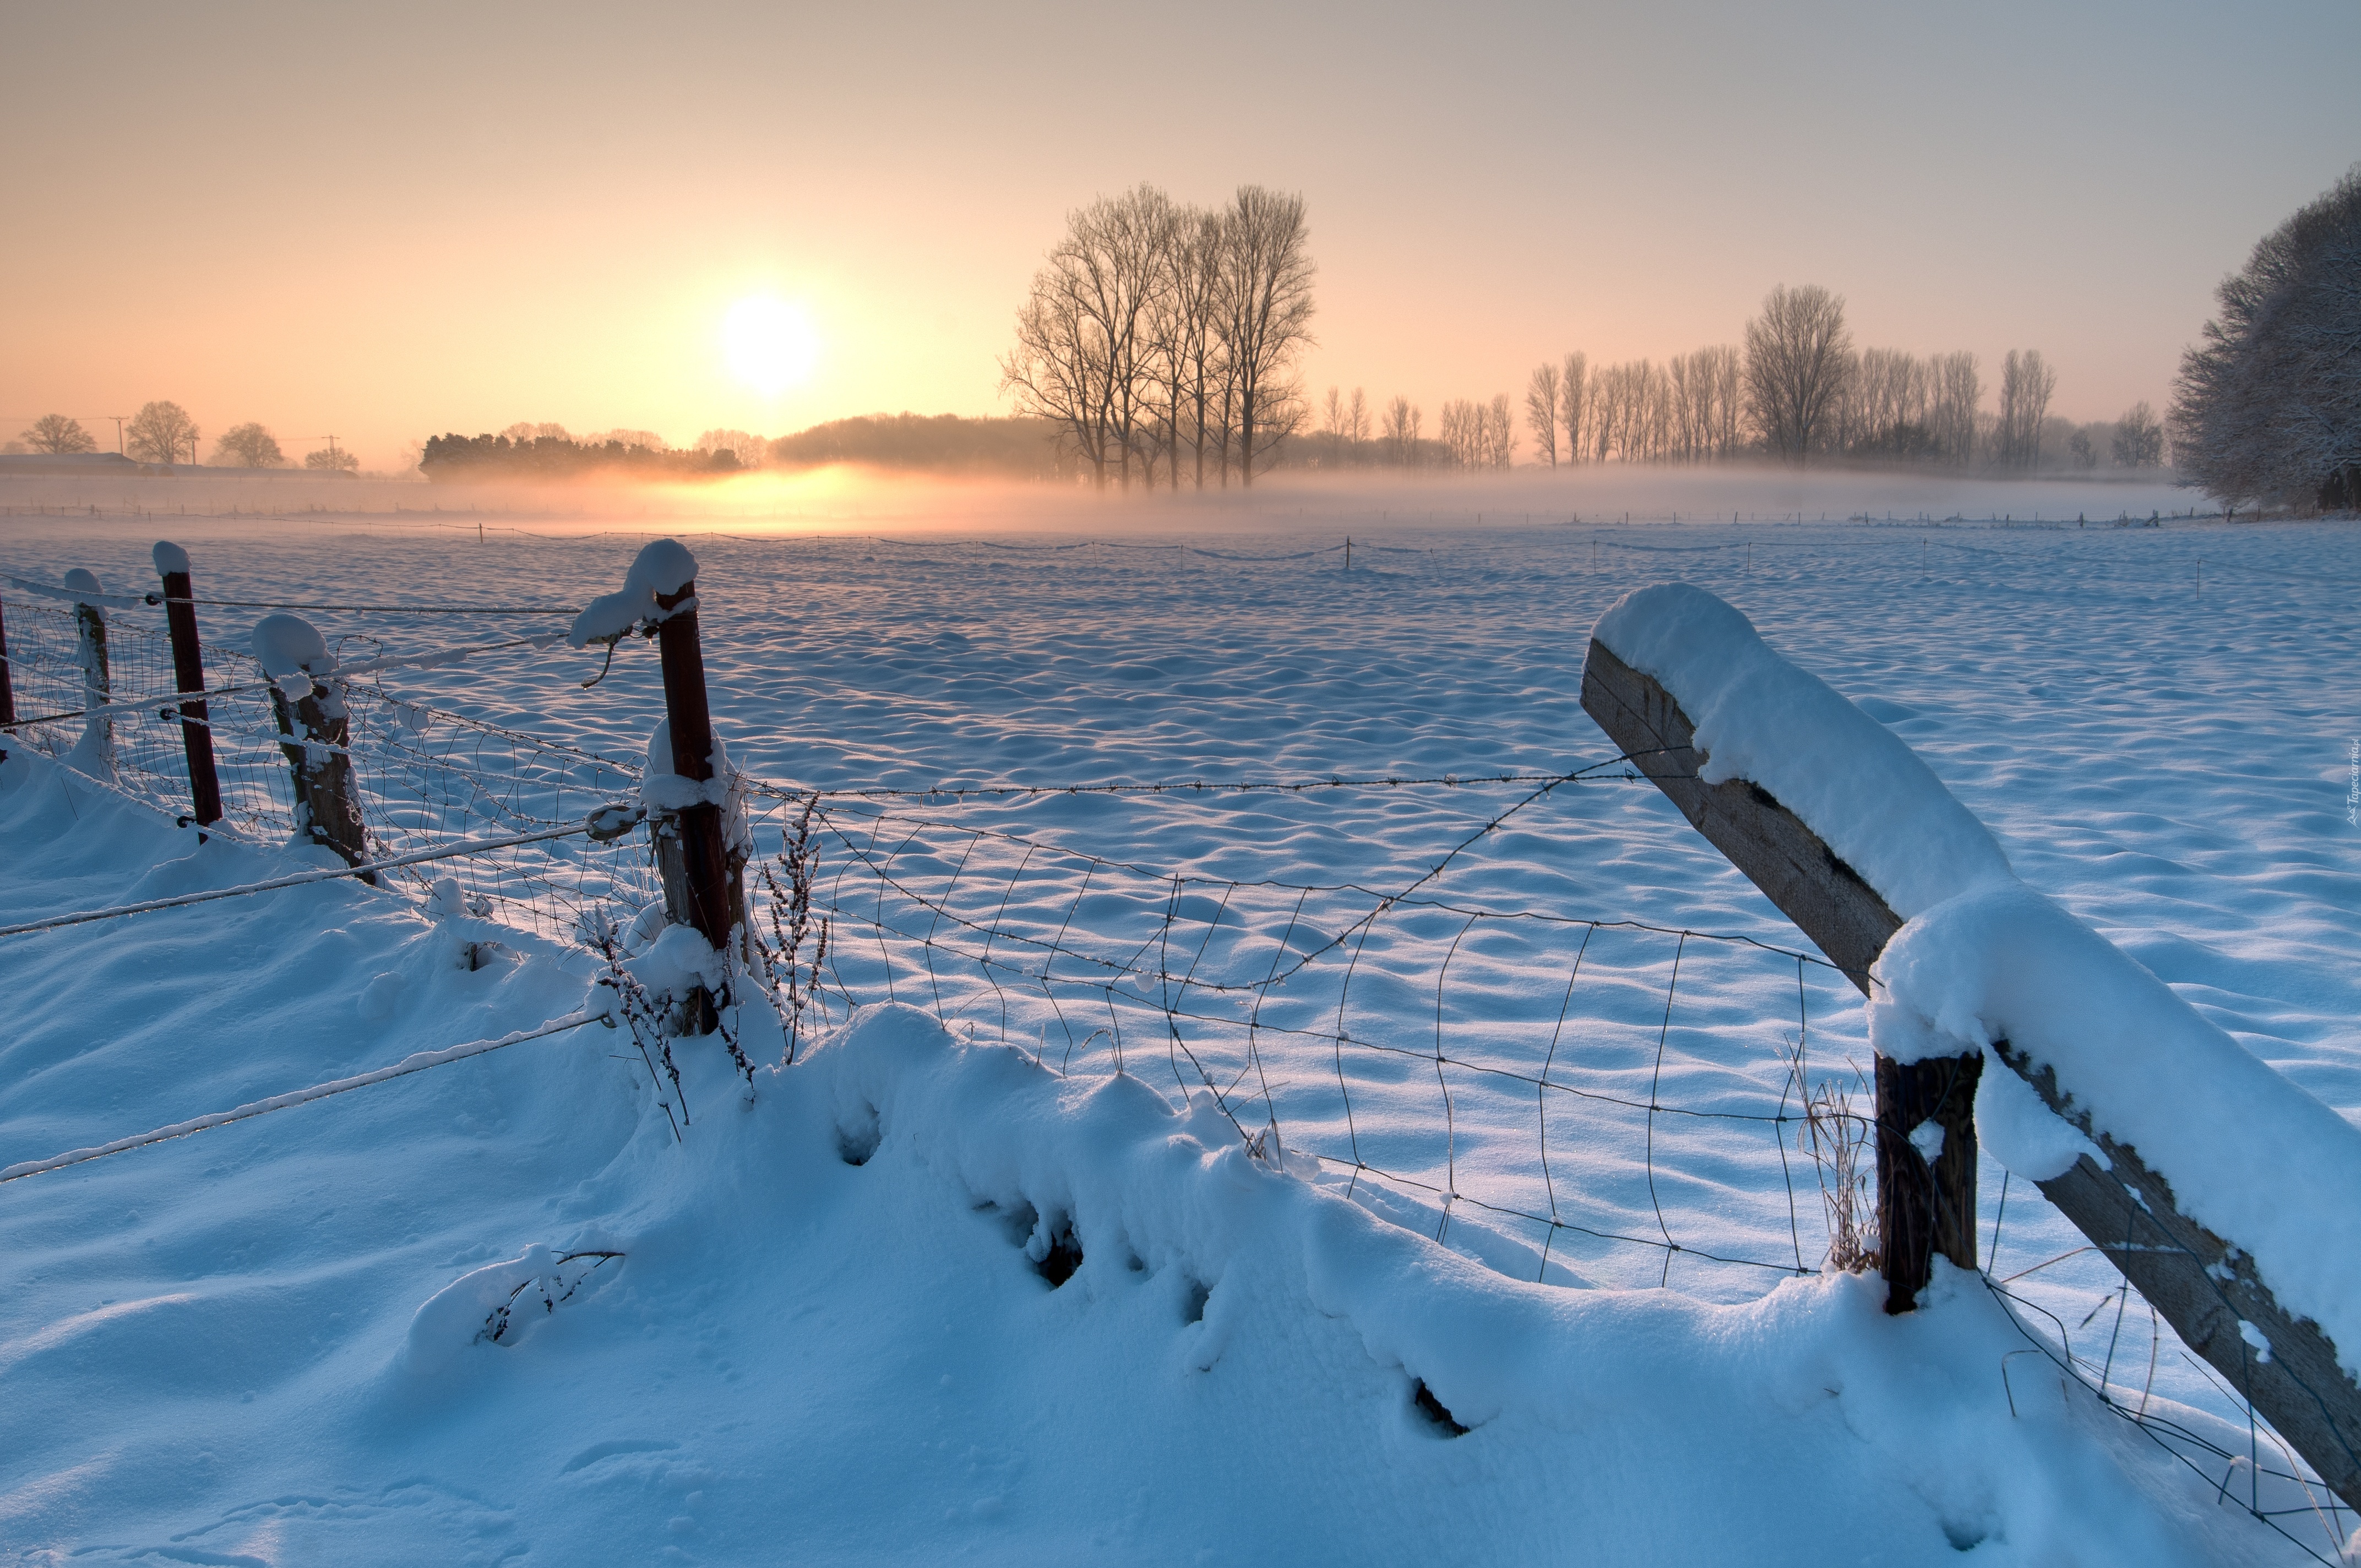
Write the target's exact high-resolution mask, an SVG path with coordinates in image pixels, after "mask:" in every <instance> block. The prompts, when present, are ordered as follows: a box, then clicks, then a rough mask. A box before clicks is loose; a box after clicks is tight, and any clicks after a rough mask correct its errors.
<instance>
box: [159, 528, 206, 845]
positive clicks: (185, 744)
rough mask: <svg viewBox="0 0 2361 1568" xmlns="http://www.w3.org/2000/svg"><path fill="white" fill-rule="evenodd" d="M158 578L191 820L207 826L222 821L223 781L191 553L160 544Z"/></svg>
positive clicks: (170, 544) (198, 824)
mask: <svg viewBox="0 0 2361 1568" xmlns="http://www.w3.org/2000/svg"><path fill="white" fill-rule="evenodd" d="M154 554H155V560H156V575H157V576H159V577H160V578H162V579H163V582H164V622H165V624H166V625H167V626H169V627H170V629H171V632H172V678H173V682H174V684H175V685H178V686H179V687H180V690H181V750H183V751H186V752H187V753H188V758H189V806H190V811H189V820H190V821H192V822H193V823H195V824H196V825H197V826H198V827H200V828H203V827H207V826H209V825H211V824H213V823H215V822H218V821H220V820H221V817H222V805H221V776H220V774H218V773H216V772H215V771H214V730H213V725H212V723H211V722H210V720H211V718H212V715H211V713H210V712H209V711H208V710H207V708H206V707H205V699H204V698H203V697H202V696H196V697H192V696H189V695H188V694H189V693H191V692H202V691H203V690H204V689H205V655H204V650H203V647H202V646H201V645H200V644H199V643H198V641H197V607H196V603H195V593H196V590H195V589H194V588H192V587H190V581H189V553H188V552H187V551H185V550H183V549H181V547H180V546H179V545H177V544H173V543H167V542H165V541H161V540H159V541H158V542H157V544H156V549H155V553H154Z"/></svg>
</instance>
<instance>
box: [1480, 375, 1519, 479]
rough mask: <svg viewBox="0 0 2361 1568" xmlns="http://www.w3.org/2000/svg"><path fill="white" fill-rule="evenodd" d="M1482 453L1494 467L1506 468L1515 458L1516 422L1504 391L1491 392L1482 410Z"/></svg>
mask: <svg viewBox="0 0 2361 1568" xmlns="http://www.w3.org/2000/svg"><path fill="white" fill-rule="evenodd" d="M1484 455H1485V457H1486V459H1487V460H1488V462H1489V464H1490V466H1493V467H1495V468H1506V467H1508V466H1510V464H1512V463H1513V462H1515V460H1516V455H1517V422H1516V418H1515V416H1514V415H1513V414H1512V413H1511V412H1510V408H1509V394H1508V393H1506V392H1495V393H1493V394H1492V401H1491V402H1490V404H1489V405H1488V406H1487V407H1486V409H1485V410H1484Z"/></svg>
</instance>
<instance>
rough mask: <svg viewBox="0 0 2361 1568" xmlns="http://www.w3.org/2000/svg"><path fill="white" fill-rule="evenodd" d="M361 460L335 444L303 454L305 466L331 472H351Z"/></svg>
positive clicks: (359, 464) (357, 466)
mask: <svg viewBox="0 0 2361 1568" xmlns="http://www.w3.org/2000/svg"><path fill="white" fill-rule="evenodd" d="M303 466H305V467H306V468H312V469H317V470H320V471H322V472H325V473H330V474H350V473H353V472H355V471H356V470H357V469H358V468H359V467H360V466H361V460H360V459H359V458H357V457H356V456H354V455H352V454H351V453H350V452H347V451H344V450H342V449H340V448H337V447H334V446H324V447H322V448H320V450H319V451H317V452H306V453H305V454H303Z"/></svg>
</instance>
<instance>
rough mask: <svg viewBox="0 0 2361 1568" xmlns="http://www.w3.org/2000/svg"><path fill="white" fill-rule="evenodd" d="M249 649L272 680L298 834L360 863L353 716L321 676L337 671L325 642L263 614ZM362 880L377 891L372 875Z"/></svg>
mask: <svg viewBox="0 0 2361 1568" xmlns="http://www.w3.org/2000/svg"><path fill="white" fill-rule="evenodd" d="M253 646H254V654H255V657H256V658H257V659H258V660H260V661H261V663H262V668H263V671H264V673H265V674H269V676H270V680H271V686H270V707H271V709H272V711H273V712H274V713H276V714H277V715H278V718H279V732H280V734H281V735H283V736H285V737H287V739H286V740H282V741H280V746H279V749H280V751H282V752H284V753H286V757H287V766H288V769H289V771H290V772H291V773H293V774H294V778H295V831H296V834H297V836H298V837H300V838H303V839H309V840H311V841H312V842H313V843H315V844H324V845H326V846H327V847H328V848H329V849H331V850H335V851H336V853H337V854H338V855H340V856H342V857H343V859H344V861H345V863H346V865H348V866H357V865H359V864H360V863H361V861H363V860H365V859H366V858H367V856H368V850H367V846H366V842H365V835H364V833H363V831H362V828H361V810H360V801H359V797H358V795H357V792H356V790H355V788H354V781H353V759H352V752H351V751H350V749H349V748H350V746H351V743H352V717H351V715H350V713H349V712H347V711H346V707H345V699H344V696H343V695H342V694H341V693H340V692H338V691H337V690H336V689H335V686H333V685H330V684H328V683H327V682H326V681H324V680H323V679H321V678H320V677H321V675H322V674H324V673H325V672H327V671H329V670H332V669H334V668H335V662H334V661H333V660H331V659H330V658H329V656H328V643H327V640H326V639H325V638H324V637H322V636H321V635H320V633H319V630H318V629H317V628H316V627H314V626H313V624H312V623H311V622H310V621H308V620H304V619H302V617H301V616H295V615H266V616H264V617H263V618H262V619H261V620H258V621H257V622H255V624H254V644H253ZM290 692H292V693H294V694H295V695H293V696H290V695H289V694H290ZM361 880H362V881H364V882H366V883H369V884H370V885H371V886H375V885H376V883H377V873H375V872H368V873H367V874H366V875H364V876H363V877H362V879H361Z"/></svg>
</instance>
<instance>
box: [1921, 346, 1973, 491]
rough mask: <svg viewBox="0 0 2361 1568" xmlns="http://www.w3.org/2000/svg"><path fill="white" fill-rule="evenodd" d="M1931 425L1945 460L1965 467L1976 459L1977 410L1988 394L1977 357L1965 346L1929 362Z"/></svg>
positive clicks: (1930, 429) (1929, 418)
mask: <svg viewBox="0 0 2361 1568" xmlns="http://www.w3.org/2000/svg"><path fill="white" fill-rule="evenodd" d="M1927 372H1928V393H1927V429H1928V433H1930V434H1931V435H1932V437H1933V438H1934V443H1935V451H1936V454H1937V455H1938V457H1940V458H1941V460H1942V461H1944V462H1946V463H1949V464H1950V465H1951V466H1954V467H1960V468H1964V467H1966V466H1968V465H1969V464H1970V463H1971V462H1973V461H1974V460H1975V455H1976V424H1977V418H1978V414H1977V411H1978V410H1979V409H1980V408H1981V407H1982V403H1983V397H1984V383H1983V378H1982V376H1980V375H1978V374H1977V371H1976V356H1974V355H1972V354H1970V353H1968V352H1967V351H1966V350H1964V349H1962V350H1960V352H1959V353H1957V354H1938V355H1937V356H1935V357H1934V359H1932V360H1931V361H1929V362H1928V366H1927Z"/></svg>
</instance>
